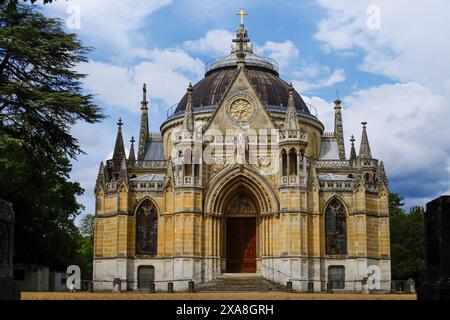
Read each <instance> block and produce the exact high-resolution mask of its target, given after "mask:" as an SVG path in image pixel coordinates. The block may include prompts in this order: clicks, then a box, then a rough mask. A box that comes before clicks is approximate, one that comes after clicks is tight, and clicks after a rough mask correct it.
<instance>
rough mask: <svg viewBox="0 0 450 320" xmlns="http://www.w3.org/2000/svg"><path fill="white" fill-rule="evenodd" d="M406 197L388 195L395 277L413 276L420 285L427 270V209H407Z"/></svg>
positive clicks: (393, 274) (406, 277)
mask: <svg viewBox="0 0 450 320" xmlns="http://www.w3.org/2000/svg"><path fill="white" fill-rule="evenodd" d="M403 205H404V203H403V198H401V197H400V196H399V195H397V194H390V195H389V210H390V230H391V264H392V279H394V280H406V279H408V278H412V279H414V280H415V281H416V283H417V284H420V282H421V281H422V280H423V277H424V272H425V235H424V209H423V208H420V207H414V208H411V210H410V212H409V213H408V212H406V211H405V210H404V209H403V208H402V207H403Z"/></svg>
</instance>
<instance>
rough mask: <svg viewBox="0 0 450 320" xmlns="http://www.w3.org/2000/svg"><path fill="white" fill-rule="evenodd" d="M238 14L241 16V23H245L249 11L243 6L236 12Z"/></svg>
mask: <svg viewBox="0 0 450 320" xmlns="http://www.w3.org/2000/svg"><path fill="white" fill-rule="evenodd" d="M236 15H237V16H241V24H244V16H248V13H247V12H245V11H244V9H243V8H241V10H240V11H239V12H238V13H236Z"/></svg>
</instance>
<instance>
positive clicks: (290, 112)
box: [284, 83, 300, 130]
mask: <svg viewBox="0 0 450 320" xmlns="http://www.w3.org/2000/svg"><path fill="white" fill-rule="evenodd" d="M293 92H294V88H293V86H292V83H291V84H289V99H288V105H287V112H286V120H285V123H284V128H285V130H300V126H299V124H298V120H297V111H296V109H295V103H294V96H293Z"/></svg>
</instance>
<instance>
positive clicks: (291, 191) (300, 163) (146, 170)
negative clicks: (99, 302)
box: [93, 22, 391, 292]
mask: <svg viewBox="0 0 450 320" xmlns="http://www.w3.org/2000/svg"><path fill="white" fill-rule="evenodd" d="M146 91H147V90H146V87H145V85H144V88H143V99H142V102H141V107H140V109H141V123H140V128H139V140H138V141H136V143H137V145H136V148H135V145H134V143H135V140H134V138H132V139H131V147H130V152H129V154H126V152H125V146H124V141H123V137H122V125H123V123H122V121H119V123H118V132H117V139H116V144H115V148H114V153H113V156H112V159H110V160H108V161H106V164H103V163H101V164H100V169H99V173H98V178H97V182H96V187H95V197H96V212H95V227H94V234H95V236H94V276H93V281H94V289H95V290H112V289H113V288H114V287H115V284H117V283H118V282H120V283H121V289H122V290H138V289H146V288H148V287H149V286H150V284H151V283H154V284H155V286H156V289H157V290H164V291H165V290H167V285H168V283H170V282H171V283H173V286H174V289H175V290H185V289H187V288H188V283H189V281H194V282H195V283H204V282H208V281H211V280H214V279H215V278H217V277H219V276H221V275H222V274H224V273H230V274H233V273H256V274H259V275H261V276H262V277H264V278H266V279H268V280H271V281H273V282H276V283H280V284H284V285H285V284H286V282H287V281H291V282H292V285H293V288H294V290H299V291H308V290H309V291H315V292H319V291H323V290H326V286H327V283H333V289H337V290H339V289H342V290H350V291H360V290H362V286H363V283H364V281H365V279H366V278H367V277H369V276H370V275H373V273H372V272H375V273H376V276H377V277H379V279H380V280H381V281H380V289H385V290H389V289H390V280H391V270H390V242H389V210H388V181H387V177H386V174H385V171H384V166H383V162H380V161H378V160H377V159H375V158H373V157H372V154H371V150H370V145H369V139H368V135H367V130H366V123H365V122H363V125H362V134H361V139H360V147H359V152H358V153H357V152H356V148H355V139H354V138H353V136H352V138H351V140H350V142H351V148H350V155H349V157H347V156H346V148H345V138H344V133H343V118H342V107H341V101H339V100H336V101H335V106H334V111H335V123H334V128H333V130H332V131H331V132H325V128H324V125H323V124H322V123H321V122H320V120H319V119H318V116H317V114H316V112H315V110H314V108H313V107H312V106H310V105H307V104H306V103H305V102H304V101H303V99H302V97H301V95H300V94H299V93H298V92H297V91H296V90H295V89H294V88H293V86H292V85H291V84H288V83H287V82H285V81H284V80H282V79H281V78H280V76H279V71H278V67H277V64H276V62H274V61H272V60H270V59H267V58H263V57H260V56H258V55H256V54H255V53H254V52H253V50H252V46H251V44H250V42H249V38H248V34H247V29H246V27H245V25H244V23H243V22H242V23H241V24H240V26H239V28H238V29H237V31H236V38H235V39H234V40H233V44H232V50H231V54H230V55H229V56H227V57H224V58H221V59H217V60H215V61H214V62H213V63H211V64H210V65H208V66H207V70H206V74H205V77H204V78H203V79H202V80H201V81H200V82H198V83H197V84H195V85H193V86H192V85H189V86H188V89H187V92H186V94H185V95H184V97H182V99H181V100H180V102H179V103H178V104H177V105H176V106H175V108H173V109H172V110H170V112H169V114H168V117H167V119H166V120H165V121H164V123H163V124H162V125H161V127H160V132H158V133H150V132H149V113H150V112H151V104H149V102H148V100H147V92H146ZM362 120H363V119H362ZM150 121H151V120H150ZM136 131H137V130H136ZM373 270H375V271H373Z"/></svg>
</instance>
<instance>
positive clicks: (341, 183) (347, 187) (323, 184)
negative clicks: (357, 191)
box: [319, 180, 355, 191]
mask: <svg viewBox="0 0 450 320" xmlns="http://www.w3.org/2000/svg"><path fill="white" fill-rule="evenodd" d="M319 184H320V188H321V189H322V190H339V191H352V190H353V188H354V186H355V182H354V181H352V180H330V181H320V183H319Z"/></svg>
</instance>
